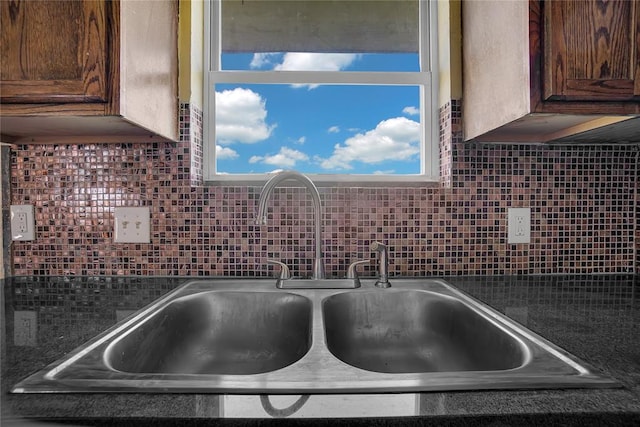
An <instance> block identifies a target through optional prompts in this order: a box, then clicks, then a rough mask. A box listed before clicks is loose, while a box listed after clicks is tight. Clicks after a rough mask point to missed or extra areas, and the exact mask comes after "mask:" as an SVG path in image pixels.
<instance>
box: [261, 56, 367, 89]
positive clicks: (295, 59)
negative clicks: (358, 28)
mask: <svg viewBox="0 0 640 427" xmlns="http://www.w3.org/2000/svg"><path fill="white" fill-rule="evenodd" d="M359 57H360V55H359V54H353V53H307V52H287V53H284V54H282V53H255V54H254V55H253V59H252V60H251V64H250V66H251V68H272V69H274V70H277V71H340V70H344V69H345V68H347V67H349V66H350V65H351V64H352V63H353V62H354V61H355V60H356V59H358V58H359ZM291 86H292V87H296V88H301V87H306V88H308V89H309V90H311V89H315V88H317V87H318V86H319V85H317V84H309V85H307V84H294V85H291Z"/></svg>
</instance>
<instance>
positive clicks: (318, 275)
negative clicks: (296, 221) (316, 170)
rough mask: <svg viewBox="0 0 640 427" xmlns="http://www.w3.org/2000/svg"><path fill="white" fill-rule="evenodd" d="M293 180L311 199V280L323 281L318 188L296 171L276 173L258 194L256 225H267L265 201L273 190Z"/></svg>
mask: <svg viewBox="0 0 640 427" xmlns="http://www.w3.org/2000/svg"><path fill="white" fill-rule="evenodd" d="M288 179H291V180H295V181H298V182H299V183H301V184H302V185H304V186H305V188H306V189H307V190H308V191H309V193H310V194H311V199H313V215H314V221H315V224H314V225H315V240H316V253H315V258H314V260H313V276H312V279H324V278H325V271H324V262H323V260H322V213H321V207H322V206H321V202H320V193H319V192H318V188H317V187H316V186H315V185H314V184H313V182H312V181H311V180H310V179H309V177H307V176H306V175H303V174H301V173H300V172H296V171H283V172H279V173H277V174H276V175H275V176H274V177H273V178H271V179H270V180H269V181H267V183H266V184H265V185H264V187H262V192H261V193H260V200H259V201H258V212H257V213H256V219H255V223H256V224H266V223H267V201H268V200H269V196H271V193H272V192H273V189H274V188H275V187H276V186H277V185H278V184H280V183H281V182H282V181H285V180H288Z"/></svg>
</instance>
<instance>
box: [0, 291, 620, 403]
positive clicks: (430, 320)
mask: <svg viewBox="0 0 640 427" xmlns="http://www.w3.org/2000/svg"><path fill="white" fill-rule="evenodd" d="M612 386H618V383H616V382H615V381H613V380H612V379H610V378H607V377H604V376H601V375H599V374H598V373H597V372H594V370H593V369H592V368H591V367H590V366H589V365H587V364H585V363H584V362H582V361H580V360H579V359H577V358H576V357H575V356H573V355H571V354H570V353H568V352H566V351H565V350H563V349H561V348H559V347H557V346H555V345H554V344H552V343H550V342H549V341H547V340H546V339H544V338H543V337H541V336H539V335H537V334H535V333H534V332H532V331H530V330H528V329H526V328H525V327H523V326H522V325H520V324H518V323H516V322H514V321H512V320H510V319H509V318H507V317H505V316H504V315H502V314H501V313H499V312H498V311H496V310H494V309H492V308H491V307H488V306H487V305H485V304H483V303H482V302H480V301H478V300H476V299H474V298H472V297H470V296H468V295H466V294H464V293H463V292H461V291H459V290H458V289H456V288H455V287H453V286H451V285H450V284H448V283H447V282H446V281H444V280H439V279H426V278H412V279H398V278H396V279H394V280H393V281H392V287H391V288H388V289H380V288H377V287H375V286H374V280H361V287H360V288H356V289H349V290H345V289H306V288H305V289H287V290H283V289H277V288H276V286H275V281H274V280H271V279H210V280H191V281H187V282H186V283H185V284H183V285H182V286H180V287H179V288H177V289H176V290H174V291H173V292H170V293H169V294H167V295H165V296H164V297H162V298H159V299H158V300H156V301H154V302H153V303H152V304H150V305H149V306H147V307H145V308H143V309H141V310H140V311H138V312H136V313H135V314H133V315H132V316H130V317H129V318H127V319H124V320H123V321H121V322H119V323H118V324H116V325H114V326H113V327H112V328H110V329H109V330H107V331H105V332H103V333H102V334H100V335H98V336H97V337H95V338H93V339H92V340H90V341H89V342H87V343H85V344H84V345H82V346H80V347H79V348H77V349H75V350H73V351H72V352H70V353H69V354H67V355H65V356H64V357H62V358H61V359H60V360H57V361H55V362H53V363H51V364H50V365H49V366H46V367H44V368H43V369H41V370H40V371H38V372H36V373H34V374H33V375H31V376H29V377H27V378H25V379H24V380H23V381H21V382H20V383H18V384H16V385H15V386H14V387H13V388H12V390H11V391H12V392H13V393H52V392H55V393H64V392H74V393H78V392H100V393H102V392H136V393H147V392H148V393H182V392H186V393H237V394H264V393H267V394H277V393H281V394H290V393H305V394H308V393H381V392H417V391H444V390H489V389H532V388H534V389H535V388H571V387H574V388H575V387H612Z"/></svg>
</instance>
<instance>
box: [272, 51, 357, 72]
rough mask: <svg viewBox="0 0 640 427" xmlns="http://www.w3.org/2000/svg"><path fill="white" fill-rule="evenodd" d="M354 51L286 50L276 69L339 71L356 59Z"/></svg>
mask: <svg viewBox="0 0 640 427" xmlns="http://www.w3.org/2000/svg"><path fill="white" fill-rule="evenodd" d="M358 57H359V55H358V54H354V53H305V52H288V53H285V54H284V57H283V58H282V63H280V64H278V65H276V66H275V67H274V70H278V71H340V70H344V69H345V68H347V67H348V66H349V65H351V64H352V63H353V61H355V60H356V59H358Z"/></svg>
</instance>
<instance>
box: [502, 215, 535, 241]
mask: <svg viewBox="0 0 640 427" xmlns="http://www.w3.org/2000/svg"><path fill="white" fill-rule="evenodd" d="M508 216H509V218H508V220H509V230H508V231H509V236H508V243H531V208H509V213H508Z"/></svg>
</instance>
